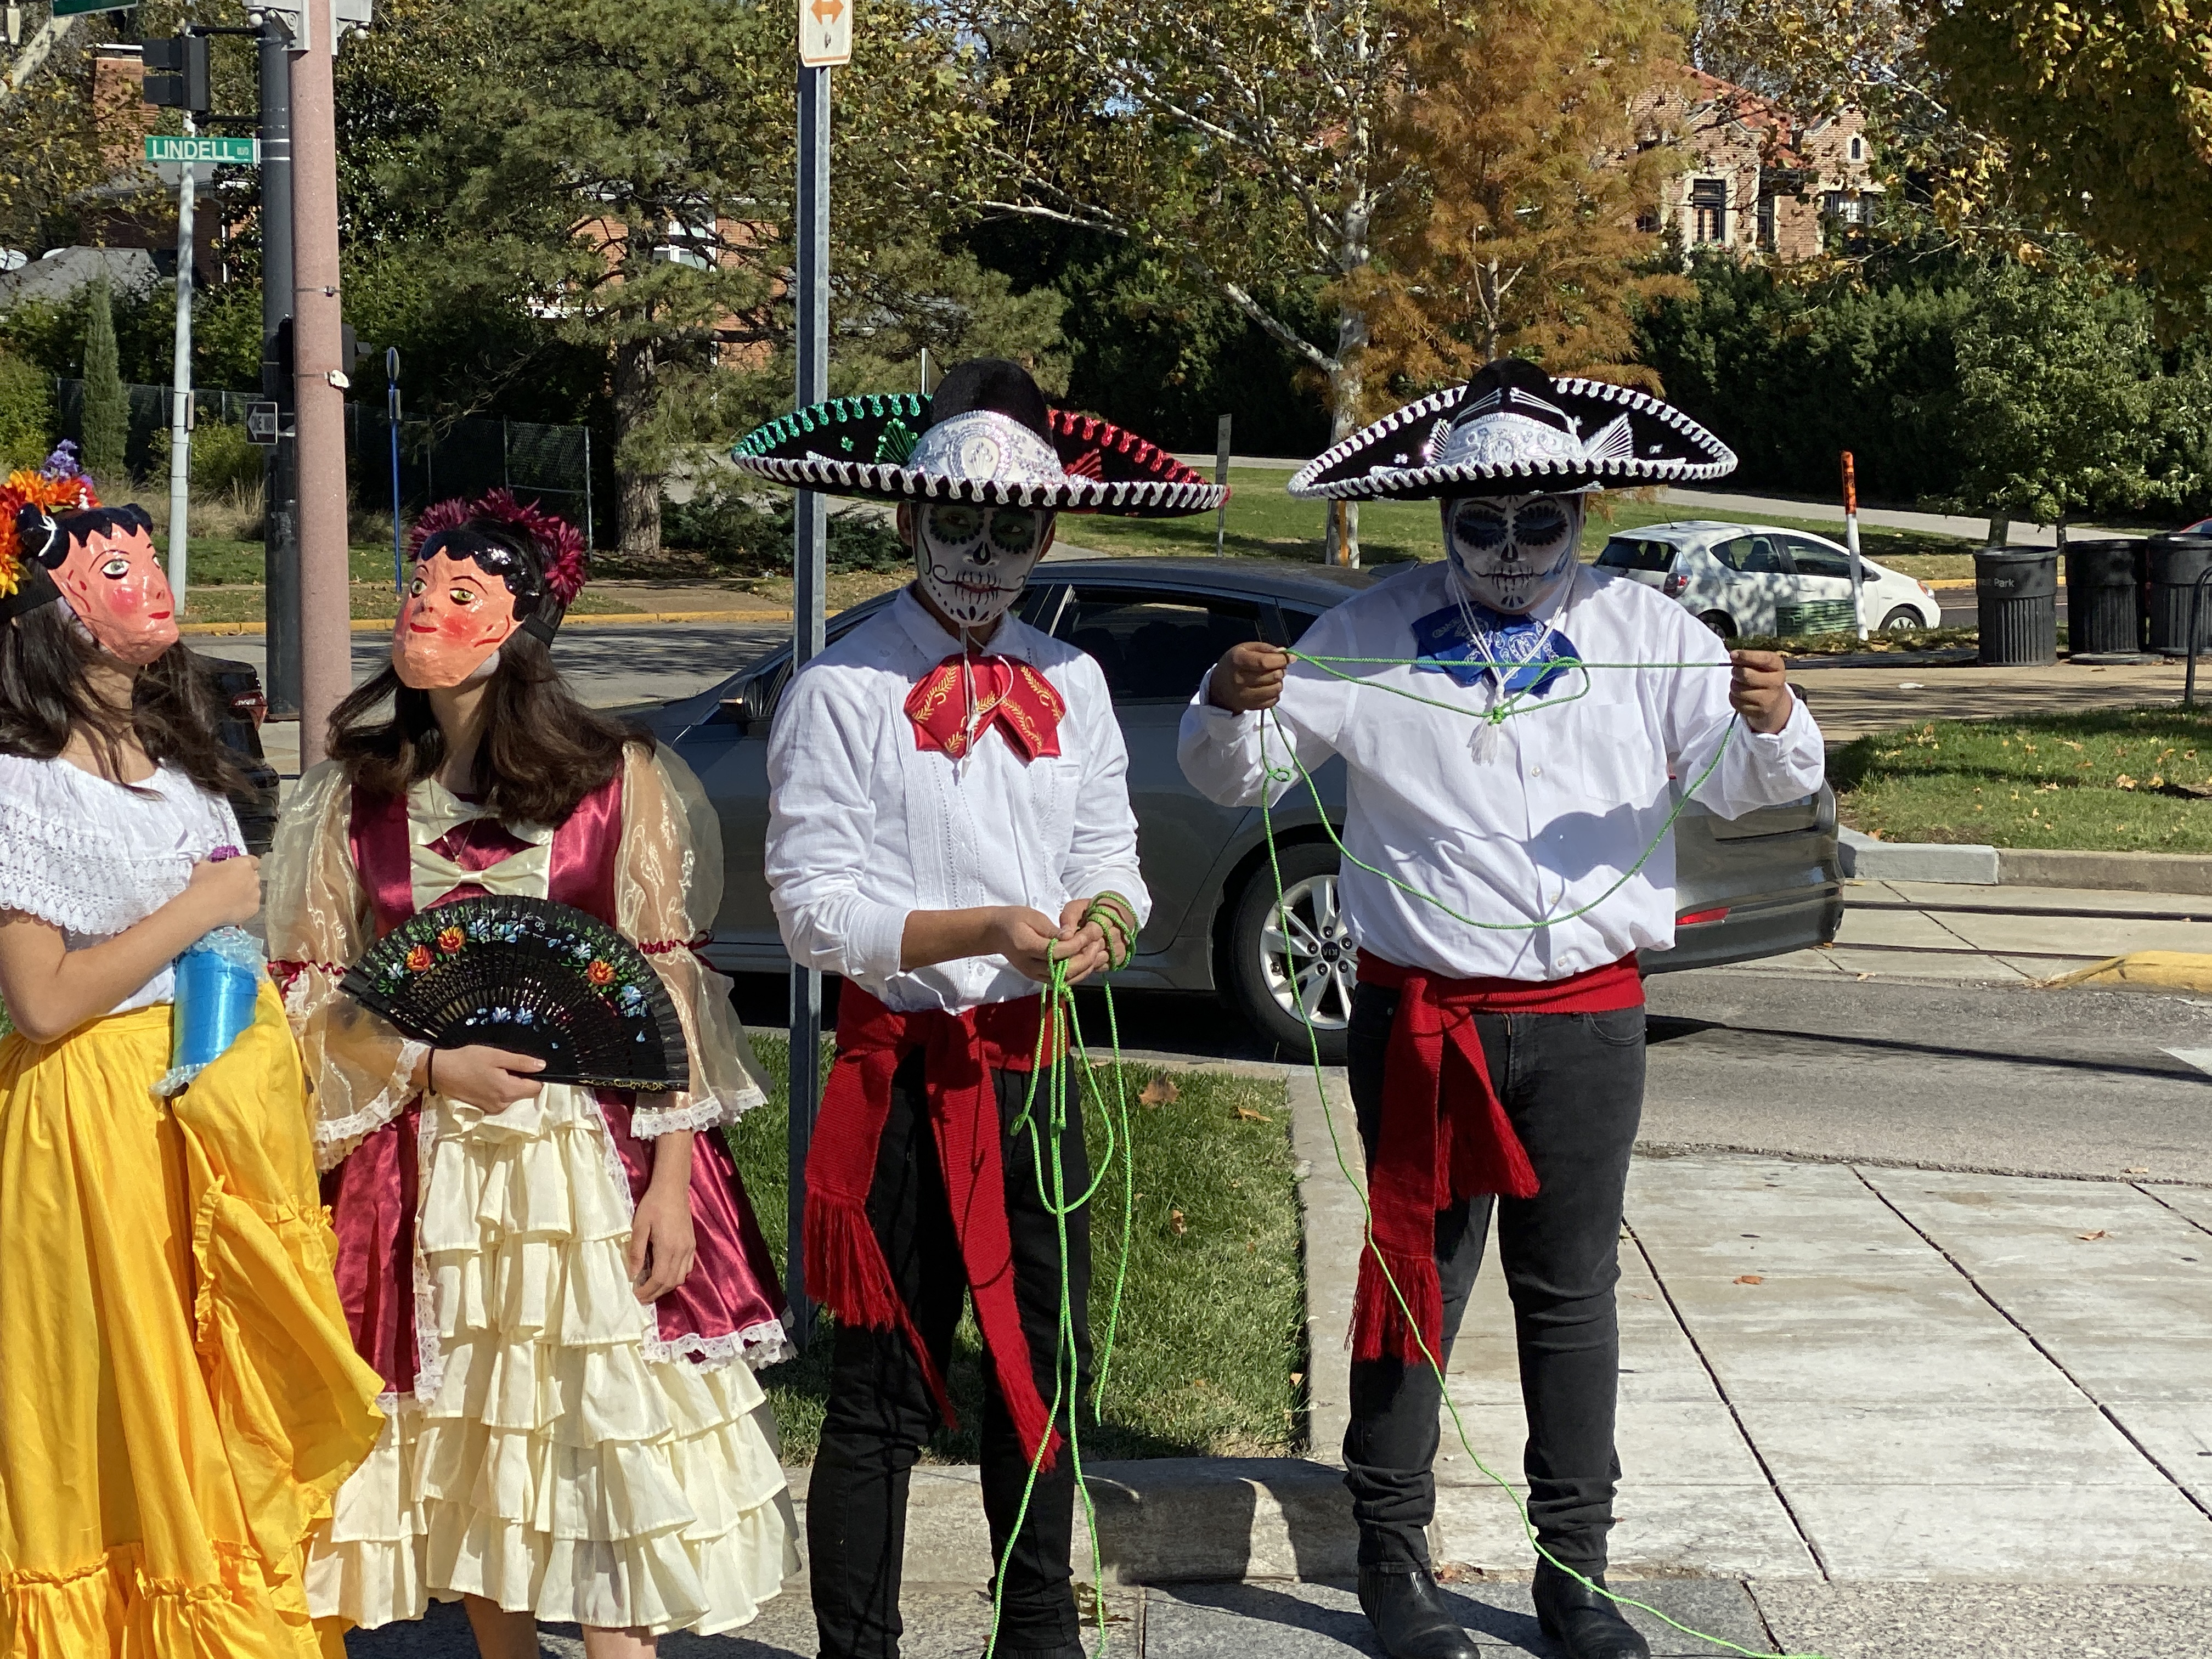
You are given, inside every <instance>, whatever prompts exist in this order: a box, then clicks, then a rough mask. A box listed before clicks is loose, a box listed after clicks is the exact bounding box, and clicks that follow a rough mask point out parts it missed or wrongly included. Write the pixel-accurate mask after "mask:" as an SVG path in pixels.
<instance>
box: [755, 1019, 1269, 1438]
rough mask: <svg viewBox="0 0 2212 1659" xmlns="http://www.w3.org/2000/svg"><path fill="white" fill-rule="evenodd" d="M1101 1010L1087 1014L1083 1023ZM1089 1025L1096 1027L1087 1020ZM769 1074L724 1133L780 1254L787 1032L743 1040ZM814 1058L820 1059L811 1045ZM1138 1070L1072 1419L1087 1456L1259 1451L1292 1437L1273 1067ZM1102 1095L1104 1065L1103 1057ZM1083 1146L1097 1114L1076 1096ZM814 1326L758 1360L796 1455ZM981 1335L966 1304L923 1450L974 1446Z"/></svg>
mask: <svg viewBox="0 0 2212 1659" xmlns="http://www.w3.org/2000/svg"><path fill="white" fill-rule="evenodd" d="M1086 1024H1087V1025H1088V1024H1103V1023H1102V1022H1096V1021H1088V1020H1087V1021H1086ZM1097 1035H1103V1030H1102V1031H1101V1032H1100V1033H1097ZM754 1047H755V1051H756V1053H757V1054H758V1055H759V1057H760V1061H761V1064H762V1066H763V1067H764V1068H765V1069H766V1070H767V1071H768V1073H769V1078H770V1080H771V1087H770V1091H769V1101H768V1103H767V1104H766V1105H765V1106H763V1107H760V1108H758V1109H756V1110H754V1111H752V1112H750V1113H749V1114H747V1115H746V1116H745V1118H744V1121H742V1122H741V1123H739V1124H738V1126H737V1127H736V1128H735V1129H733V1130H732V1131H731V1133H730V1143H731V1146H732V1148H733V1149H734V1151H735V1152H736V1156H737V1159H738V1167H739V1168H740V1169H741V1170H743V1171H744V1178H745V1186H746V1189H747V1190H748V1192H750V1194H751V1196H752V1200H753V1207H754V1209H755V1210H756V1212H758V1214H759V1217H760V1222H761V1229H762V1231H763V1232H764V1233H766V1234H767V1236H768V1240H769V1248H770V1249H772V1250H773V1251H774V1252H775V1256H776V1260H777V1261H778V1262H779V1263H781V1261H782V1260H783V1250H784V1237H785V1222H786V1214H785V1204H786V1199H787V1185H788V1183H787V1153H786V1140H785V1137H786V1134H787V1126H788V1121H789V1119H788V1110H789V1105H788V1100H787V1096H786V1094H785V1081H784V1080H785V1076H786V1067H787V1063H788V1060H789V1053H790V1051H789V1049H788V1048H787V1046H786V1045H785V1043H784V1042H783V1041H782V1040H781V1038H778V1037H767V1036H763V1037H760V1038H757V1039H756V1040H755V1043H754ZM824 1064H825V1066H826V1064H827V1051H826V1048H825V1059H824ZM1147 1076H1148V1074H1146V1073H1141V1072H1139V1071H1137V1070H1136V1069H1135V1068H1132V1069H1131V1071H1130V1073H1129V1075H1128V1088H1129V1094H1130V1104H1129V1115H1130V1119H1131V1132H1132V1134H1133V1139H1134V1142H1135V1146H1134V1152H1135V1158H1134V1163H1133V1168H1134V1170H1135V1187H1136V1192H1137V1194H1138V1196H1137V1200H1136V1205H1135V1213H1134V1225H1133V1228H1132V1229H1131V1233H1130V1241H1129V1270H1128V1282H1127V1288H1126V1290H1125V1291H1124V1293H1123V1299H1122V1307H1121V1327H1120V1332H1119V1336H1118V1340H1117V1342H1116V1346H1115V1351H1114V1357H1113V1369H1112V1371H1111V1374H1110V1376H1109V1389H1108V1392H1107V1395H1106V1397H1105V1399H1104V1400H1103V1401H1102V1402H1101V1407H1102V1410H1103V1418H1104V1421H1103V1422H1098V1421H1096V1420H1095V1419H1093V1417H1092V1416H1091V1413H1090V1412H1089V1410H1088V1409H1086V1410H1085V1414H1084V1417H1083V1419H1082V1446H1083V1454H1084V1455H1085V1457H1086V1458H1093V1457H1097V1458H1109V1457H1179V1456H1191V1455H1218V1456H1262V1455H1273V1454H1277V1453H1281V1452H1285V1451H1288V1450H1290V1449H1291V1446H1292V1439H1293V1435H1294V1431H1295V1426H1296V1414H1297V1404H1298V1400H1299V1396H1300V1393H1301V1389H1302V1385H1303V1383H1304V1377H1303V1375H1302V1373H1303V1371H1304V1365H1305V1358H1304V1336H1303V1328H1304V1319H1305V1297H1304V1283H1303V1278H1302V1275H1301V1273H1300V1269H1299V1265H1298V1259H1299V1227H1298V1211H1297V1191H1296V1186H1295V1182H1296V1178H1297V1177H1296V1173H1295V1170H1294V1168H1293V1164H1292V1160H1291V1147H1290V1133H1289V1114H1288V1111H1287V1109H1286V1108H1285V1100H1284V1091H1283V1085H1281V1084H1280V1083H1277V1082H1271V1081H1265V1080H1259V1079H1247V1078H1237V1077H1231V1076H1229V1075H1227V1074H1225V1073H1206V1072H1200V1073H1180V1074H1178V1075H1177V1076H1176V1079H1175V1082H1176V1089H1177V1091H1178V1095H1177V1098H1176V1099H1175V1100H1173V1101H1172V1102H1168V1103H1163V1104H1159V1105H1157V1106H1146V1105H1144V1104H1141V1103H1139V1101H1138V1099H1137V1095H1138V1092H1139V1090H1140V1088H1141V1087H1142V1085H1144V1084H1145V1083H1146V1081H1147ZM1099 1083H1100V1086H1101V1088H1102V1089H1103V1090H1105V1091H1107V1093H1108V1098H1109V1100H1110V1099H1111V1097H1112V1094H1111V1091H1112V1087H1113V1085H1112V1073H1111V1070H1110V1068H1109V1069H1106V1070H1104V1071H1102V1073H1101V1074H1100V1077H1099ZM1086 1127H1087V1129H1088V1132H1089V1139H1090V1146H1091V1158H1092V1159H1093V1161H1094V1163H1095V1162H1096V1161H1097V1160H1098V1159H1099V1158H1103V1155H1104V1153H1105V1150H1106V1126H1105V1124H1104V1123H1103V1121H1101V1119H1100V1116H1099V1115H1098V1114H1097V1112H1095V1111H1087V1112H1086ZM1121 1217H1122V1185H1121V1179H1120V1175H1119V1170H1118V1168H1117V1170H1116V1171H1115V1174H1114V1176H1113V1177H1112V1178H1110V1179H1109V1180H1108V1181H1107V1182H1105V1183H1104V1184H1103V1186H1102V1188H1101V1189H1100V1192H1099V1195H1098V1197H1097V1200H1095V1201H1094V1206H1093V1214H1092V1223H1091V1230H1092V1231H1091V1252H1092V1259H1093V1263H1094V1269H1093V1290H1092V1293H1091V1340H1092V1341H1093V1342H1094V1343H1098V1342H1101V1341H1103V1338H1104V1335H1105V1331H1106V1319H1107V1310H1108V1309H1109V1305H1110V1304H1111V1299H1112V1286H1113V1279H1114V1271H1115V1264H1116V1262H1117V1261H1118V1259H1119V1257H1120V1255H1121V1237H1122V1225H1121ZM829 1347H830V1340H829V1334H828V1333H827V1330H826V1328H817V1334H816V1337H815V1340H814V1342H813V1343H812V1345H811V1346H810V1348H809V1350H808V1352H806V1353H805V1354H804V1355H802V1356H801V1357H800V1358H797V1359H794V1360H790V1361H787V1363H785V1364H781V1365H778V1366H776V1367H775V1368H773V1369H772V1370H768V1371H765V1372H763V1373H762V1376H761V1381H762V1383H763V1384H764V1385H765V1386H766V1388H767V1389H768V1395H769V1401H771V1402H772V1404H773V1405H774V1407H775V1419H776V1423H777V1425H778V1427H779V1429H780V1431H781V1434H782V1437H783V1455H784V1461H785V1462H788V1463H803V1462H807V1461H809V1460H810V1459H811V1457H812V1456H813V1455H814V1447H815V1443H816V1442H817V1438H818V1437H819V1436H820V1433H821V1427H822V1412H823V1400H824V1398H825V1396H826V1393H827V1389H828V1383H829ZM981 1364H982V1352H981V1346H980V1344H979V1343H978V1340H977V1338H976V1334H975V1324H974V1322H973V1320H972V1318H969V1319H963V1321H962V1322H961V1329H960V1334H959V1336H958V1338H957V1340H956V1342H955V1344H954V1354H953V1361H952V1370H951V1378H950V1382H951V1390H952V1401H953V1408H954V1410H955V1411H956V1412H957V1413H958V1414H959V1417H960V1420H961V1432H959V1433H957V1434H953V1433H939V1435H938V1437H937V1438H936V1440H935V1441H934V1442H933V1443H932V1445H931V1447H930V1449H929V1454H928V1455H929V1456H930V1457H931V1458H932V1459H933V1461H937V1462H974V1461H975V1458H976V1456H977V1455H978V1442H977V1439H976V1433H975V1431H976V1426H977V1425H978V1423H979V1422H980V1421H981V1416H982V1400H983V1385H982V1371H981Z"/></svg>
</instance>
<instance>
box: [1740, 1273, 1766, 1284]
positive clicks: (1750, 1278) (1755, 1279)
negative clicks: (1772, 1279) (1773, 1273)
mask: <svg viewBox="0 0 2212 1659" xmlns="http://www.w3.org/2000/svg"><path fill="white" fill-rule="evenodd" d="M1735 1282H1736V1283H1737V1284H1739V1285H1764V1284H1765V1283H1766V1275H1765V1274H1764V1273H1738V1274H1737V1275H1736V1280H1735Z"/></svg>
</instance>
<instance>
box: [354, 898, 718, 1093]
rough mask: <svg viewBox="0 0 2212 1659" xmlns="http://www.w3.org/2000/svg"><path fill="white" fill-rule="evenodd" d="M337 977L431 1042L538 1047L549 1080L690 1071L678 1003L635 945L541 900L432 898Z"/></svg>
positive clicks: (638, 1083) (619, 1079)
mask: <svg viewBox="0 0 2212 1659" xmlns="http://www.w3.org/2000/svg"><path fill="white" fill-rule="evenodd" d="M341 988H342V989H343V990H344V991H345V993H346V994H348V995H349V996H350V997H352V998H353V1000H355V1001H356V1002H358V1003H360V1004H361V1005H362V1006H363V1007H365V1008H373V1009H374V1010H375V1011H376V1012H378V1013H380V1014H382V1015H383V1016H384V1017H385V1018H386V1019H388V1020H390V1021H391V1022H392V1024H394V1025H396V1026H398V1028H399V1029H400V1030H403V1031H404V1032H405V1033H406V1034H407V1035H408V1036H411V1037H414V1038H416V1040H417V1041H419V1042H428V1043H429V1044H431V1045H432V1046H434V1047H435V1048H465V1047H466V1046H468V1045H469V1044H471V1043H479V1042H480V1043H483V1044H485V1045H487V1046H488V1047H490V1048H509V1049H513V1051H514V1052H515V1053H517V1054H532V1055H535V1056H536V1057H537V1058H538V1059H540V1060H544V1062H545V1069H544V1071H542V1072H539V1073H537V1074H536V1075H537V1076H538V1079H540V1080H541V1081H543V1082H546V1083H574V1084H580V1085H584V1086H585V1087H587V1088H596V1089H642V1090H648V1091H659V1090H664V1089H677V1088H681V1087H683V1086H684V1083H685V1081H686V1080H687V1079H689V1077H690V1064H689V1062H688V1060H687V1059H686V1056H685V1052H684V1030H683V1027H682V1026H680V1025H678V1024H677V1020H676V1006H675V1005H674V1004H673V1003H671V1001H670V1000H668V992H667V989H666V987H664V986H663V985H662V984H661V982H660V975H658V974H656V973H654V972H653V964H652V963H649V962H647V960H646V959H645V954H644V952H642V951H640V950H639V949H638V948H637V946H635V945H632V944H631V943H630V942H629V940H628V939H624V938H623V936H622V935H621V934H620V933H617V932H616V931H615V930H614V929H613V928H611V927H608V926H607V924H606V923H605V922H604V921H600V920H599V918H598V917H597V916H593V915H586V913H585V912H583V911H581V910H579V909H575V908H573V907H571V906H569V905H566V904H556V903H554V902H552V901H551V900H550V899H535V898H500V897H484V898H467V899H456V900H454V901H453V902H452V903H450V904H440V905H434V906H432V907H431V908H429V909H428V910H423V911H421V912H418V913H417V914H416V915H412V916H410V917H409V918H408V919H407V920H406V921H404V922H402V923H400V925H399V926H398V927H395V928H393V929H392V931H391V932H390V933H386V935H385V936H384V937H383V938H382V939H379V940H377V942H376V943H375V944H374V945H371V946H370V947H369V948H368V950H367V951H363V952H362V957H361V960H360V961H359V962H356V963H354V965H353V966H352V967H351V968H349V969H347V970H346V976H345V980H344V982H343V986H342V987H341Z"/></svg>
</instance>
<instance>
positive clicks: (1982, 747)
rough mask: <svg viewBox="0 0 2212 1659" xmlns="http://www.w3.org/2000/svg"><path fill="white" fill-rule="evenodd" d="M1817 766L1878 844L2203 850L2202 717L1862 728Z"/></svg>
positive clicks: (2152, 712) (2210, 734)
mask: <svg viewBox="0 0 2212 1659" xmlns="http://www.w3.org/2000/svg"><path fill="white" fill-rule="evenodd" d="M1828 776H1829V779H1830V781H1832V783H1833V784H1834V785H1835V787H1836V791H1837V794H1838V799H1839V803H1840V805H1841V806H1842V809H1843V816H1844V822H1845V823H1849V824H1850V825H1851V827H1852V828H1854V829H1862V830H1864V831H1865V832H1867V833H1868V834H1869V835H1873V836H1880V837H1881V839H1882V840H1884V841H1936V842H1978V843H1981V844H1983V845H1986V846H1992V847H2055V848H2081V849H2084V850H2087V851H2093V852H2147V853H2212V799H2207V797H2212V714H2206V713H2200V712H2197V711H2194V710H2187V711H2185V710H2182V709H2179V708H2171V707H2164V708H2133V709H2115V710H2109V711H2103V712H2096V713H2085V714H2039V715H2035V716H2033V717H2031V718H2027V719H2021V720H1936V721H1931V722H1929V723H1926V724H1923V725H1922V726H1919V727H1918V728H1917V729H1915V730H1911V731H1905V732H1883V733H1881V734H1879V735H1876V736H1873V737H1865V738H1859V739H1858V740H1857V742H1855V743H1852V744H1849V745H1847V746H1846V747H1844V749H1843V750H1840V751H1839V752H1838V754H1837V755H1836V756H1835V757H1833V758H1832V759H1831V760H1830V761H1829V763H1828ZM2200 791H2201V792H2203V793H2197V792H2200Z"/></svg>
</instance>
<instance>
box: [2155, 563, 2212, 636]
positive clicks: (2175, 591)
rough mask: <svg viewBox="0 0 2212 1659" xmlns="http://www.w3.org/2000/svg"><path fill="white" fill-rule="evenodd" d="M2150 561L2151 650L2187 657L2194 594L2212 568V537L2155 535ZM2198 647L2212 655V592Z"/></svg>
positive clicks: (2207, 599)
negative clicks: (2190, 609)
mask: <svg viewBox="0 0 2212 1659" xmlns="http://www.w3.org/2000/svg"><path fill="white" fill-rule="evenodd" d="M2149 558H2150V605H2149V609H2150V648H2151V649H2152V650H2154V651H2163V652H2164V653H2166V655H2168V656H2170V657H2185V656H2187V655H2188V654H2189V600H2190V595H2191V592H2192V590H2194V589H2195V587H2196V586H2197V580H2198V578H2200V577H2201V576H2203V574H2204V572H2205V570H2206V568H2208V567H2212V536H2153V537H2152V538H2150V542H2149ZM2207 586H2208V587H2212V583H2208V584H2207ZM2197 649H2198V650H2199V651H2205V652H2212V592H2207V593H2206V594H2205V596H2204V604H2203V609H2202V611H2200V613H2199V615H2198V617H2197Z"/></svg>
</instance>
